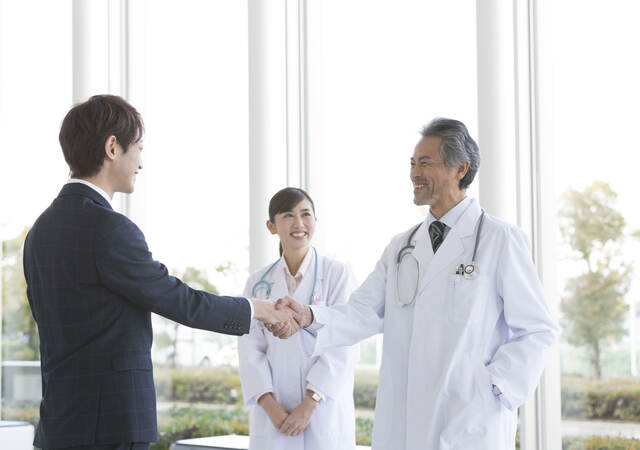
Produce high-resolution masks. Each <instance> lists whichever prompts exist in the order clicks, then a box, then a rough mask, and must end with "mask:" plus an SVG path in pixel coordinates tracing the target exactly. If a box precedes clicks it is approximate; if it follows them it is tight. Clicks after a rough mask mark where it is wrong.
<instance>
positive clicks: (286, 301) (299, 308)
mask: <svg viewBox="0 0 640 450" xmlns="http://www.w3.org/2000/svg"><path fill="white" fill-rule="evenodd" d="M285 308H289V309H291V310H292V311H294V312H295V314H296V320H298V325H299V326H300V327H301V328H307V327H308V326H309V325H311V324H312V323H313V312H312V311H311V308H309V306H307V305H301V304H300V303H298V302H297V301H295V300H294V299H292V298H291V297H288V296H287V297H284V298H279V299H278V301H277V302H276V309H277V310H281V309H285Z"/></svg>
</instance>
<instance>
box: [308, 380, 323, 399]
mask: <svg viewBox="0 0 640 450" xmlns="http://www.w3.org/2000/svg"><path fill="white" fill-rule="evenodd" d="M307 389H309V390H310V391H313V392H315V393H316V394H318V395H319V396H320V401H323V400H324V394H323V393H322V392H320V391H319V390H318V389H317V388H316V387H315V386H314V385H313V384H311V383H309V382H308V381H307Z"/></svg>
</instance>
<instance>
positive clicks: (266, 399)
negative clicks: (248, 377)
mask: <svg viewBox="0 0 640 450" xmlns="http://www.w3.org/2000/svg"><path fill="white" fill-rule="evenodd" d="M274 401H275V398H273V393H271V392H266V393H264V394H262V395H261V396H260V398H259V399H258V401H257V402H256V403H257V404H258V405H260V406H262V408H265V407H267V406H269V404H271V403H273V402H274Z"/></svg>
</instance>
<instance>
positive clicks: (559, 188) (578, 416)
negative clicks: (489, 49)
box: [552, 0, 640, 448]
mask: <svg viewBox="0 0 640 450" xmlns="http://www.w3.org/2000/svg"><path fill="white" fill-rule="evenodd" d="M552 13H553V25H552V26H553V28H552V36H553V43H554V46H553V48H554V52H553V55H552V56H553V82H554V84H553V92H554V115H555V117H554V125H555V129H554V134H553V146H554V149H555V153H554V154H555V186H556V193H557V203H556V205H555V207H556V210H557V217H558V224H559V229H558V236H557V242H558V244H557V249H556V253H557V255H558V257H559V259H558V263H557V266H558V279H559V285H558V297H559V298H560V305H561V306H560V311H561V324H562V339H561V365H562V419H563V421H562V433H563V436H564V438H563V439H564V441H565V442H567V443H573V444H572V445H575V446H576V448H587V447H589V448H591V447H599V448H614V447H615V448H631V446H632V443H631V442H630V441H626V440H624V439H626V438H631V437H635V438H636V439H637V438H639V437H640V434H639V433H638V430H639V429H640V414H638V411H640V409H639V408H638V405H639V401H640V397H638V391H639V390H640V389H639V388H640V378H639V377H638V328H639V322H638V306H639V305H638V300H639V298H640V297H639V295H640V284H639V283H638V276H637V271H638V270H640V268H639V267H637V262H638V261H640V245H639V241H638V233H637V230H638V229H640V209H639V208H638V207H637V204H638V199H637V195H636V191H637V189H636V183H635V178H636V176H637V167H638V165H639V163H640V156H639V154H638V151H637V144H636V139H635V137H634V131H635V130H636V129H637V121H638V117H639V116H640V114H639V112H640V111H639V106H638V105H639V104H640V86H639V85H638V82H637V80H638V79H640V62H639V60H638V58H637V57H635V54H636V53H637V42H639V41H640V30H639V29H638V27H637V23H636V22H637V20H636V18H637V17H638V16H639V15H640V5H638V4H637V3H636V2H629V1H622V0H617V1H611V2H603V1H599V2H580V1H577V0H571V1H565V2H555V3H554V5H553V8H552ZM576 14H579V15H580V20H575V19H576ZM634 233H635V235H634ZM593 435H597V436H598V437H597V438H596V437H592V436H593ZM604 436H609V438H605V437H604ZM618 436H619V438H618ZM596 439H604V440H603V441H598V442H599V443H598V444H597V445H596ZM580 440H582V441H583V442H582V444H581V445H578V442H579V441H580ZM614 442H615V444H616V445H614ZM587 443H588V444H589V445H587ZM639 444H640V442H635V443H634V444H633V446H638V445H639Z"/></svg>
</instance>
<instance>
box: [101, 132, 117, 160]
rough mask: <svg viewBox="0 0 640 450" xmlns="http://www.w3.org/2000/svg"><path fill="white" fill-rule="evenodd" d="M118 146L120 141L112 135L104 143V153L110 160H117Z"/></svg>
mask: <svg viewBox="0 0 640 450" xmlns="http://www.w3.org/2000/svg"><path fill="white" fill-rule="evenodd" d="M117 146H118V139H117V138H116V137H115V136H113V135H111V136H109V137H108V138H107V139H106V140H105V141H104V153H105V156H106V157H107V158H109V160H111V161H113V160H114V159H116V153H117V152H116V147H117Z"/></svg>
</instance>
